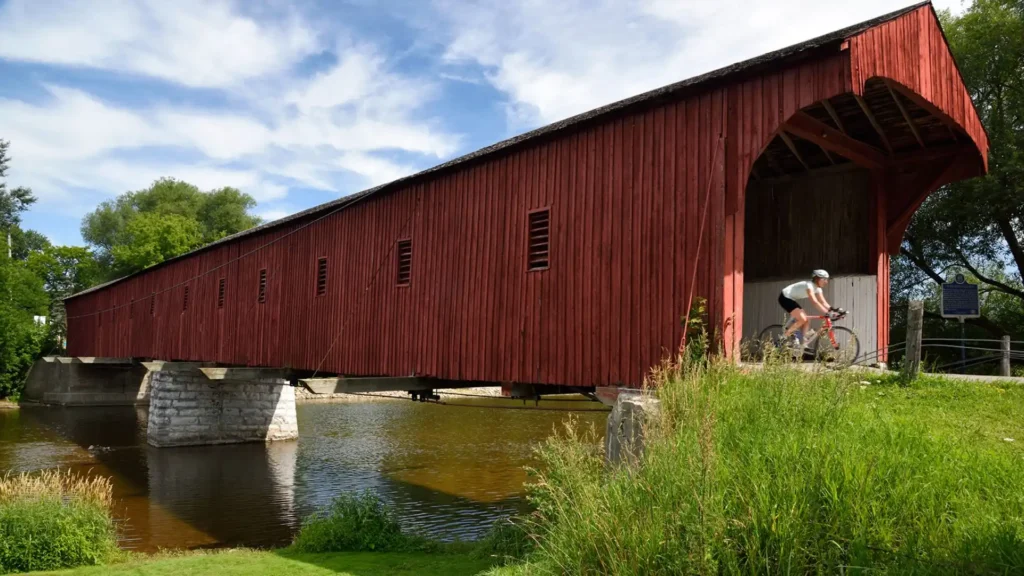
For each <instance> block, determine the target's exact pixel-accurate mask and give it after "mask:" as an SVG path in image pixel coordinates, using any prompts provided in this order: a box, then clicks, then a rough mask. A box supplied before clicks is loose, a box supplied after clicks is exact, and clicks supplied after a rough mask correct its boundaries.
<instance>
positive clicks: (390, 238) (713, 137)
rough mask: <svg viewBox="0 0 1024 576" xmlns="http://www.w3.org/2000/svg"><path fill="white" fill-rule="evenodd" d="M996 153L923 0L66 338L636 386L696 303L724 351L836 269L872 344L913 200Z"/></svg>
mask: <svg viewBox="0 0 1024 576" xmlns="http://www.w3.org/2000/svg"><path fill="white" fill-rule="evenodd" d="M987 151H988V140H987V136H986V133H985V130H984V128H983V127H982V125H981V123H980V122H979V119H978V114H977V112H976V110H975V108H974V106H973V104H972V102H971V99H970V96H969V94H968V91H967V89H966V88H965V86H964V84H963V80H962V78H961V75H960V73H959V71H958V69H957V65H956V62H955V61H954V59H953V57H952V55H951V53H950V50H949V47H948V45H947V42H946V39H945V37H944V35H943V32H942V30H941V28H940V25H939V21H938V19H937V17H936V14H935V11H934V9H933V8H932V6H931V5H930V4H928V3H926V4H920V5H916V6H912V7H909V8H907V9H904V10H901V11H899V12H895V13H892V14H888V15H885V16H882V17H880V18H877V19H875V20H872V21H868V22H864V23H862V24H859V25H856V26H853V27H851V28H848V29H845V30H840V31H837V32H835V33H832V34H828V35H826V36H823V37H820V38H816V39H813V40H810V41H808V42H804V43H802V44H799V45H796V46H792V47H789V48H786V49H784V50H780V51H777V52H773V53H771V54H766V55H764V56H761V57H758V58H755V59H753V60H749V61H746V62H742V63H739V64H736V65H734V66H730V67H728V68H724V69H721V70H717V71H714V72H711V73H709V74H705V75H703V76H700V77H697V78H692V79H689V80H685V81H682V82H679V83H676V84H673V85H670V86H665V87H663V88H660V89H657V90H654V91H651V92H648V93H645V94H641V95H638V96H635V97H633V98H629V99H627V100H623V101H621V102H616V103H614V104H611V105H608V106H605V107H603V108H600V109H597V110H593V111H591V112H587V113H585V114H581V115H579V116H575V117H572V118H569V119H567V120H564V121H562V122H558V123H556V124H553V125H550V126H546V127H543V128H540V129H538V130H534V131H532V132H529V133H526V134H523V135H521V136H519V137H516V138H513V139H511V140H507V141H504V142H500V143H498V144H495V145H493V146H490V147H488V148H484V149H482V150H479V151H477V152H473V153H471V154H468V155H466V156H463V157H461V158H457V159H455V160H452V161H450V162H447V163H445V164H442V165H440V166H437V167H434V168H431V169H429V170H426V171H423V172H421V173H418V174H415V175H413V176H409V177H407V178H403V179H401V180H397V181H395V182H391V183H389V184H385V185H383V186H379V187H377V188H374V189H371V190H367V191H365V192H362V193H359V194H355V195H352V196H348V197H345V198H341V199H339V200H336V201H334V202H330V203H328V204H324V205H321V206H317V207H315V208H312V209H309V210H306V211H304V212H300V213H298V214H295V215H292V216H289V217H287V218H284V219H282V220H278V221H276V222H272V223H269V224H265V225H262V226H259V227H257V228H254V229H252V230H249V231H246V232H243V233H240V234H236V235H234V236H232V237H228V238H225V239H223V240H221V241H219V242H216V243H213V244H211V245H208V246H205V247H203V248H201V249H198V250H196V251H194V252H191V253H189V254H185V255H183V256H180V257H177V258H174V259H172V260H169V261H167V262H164V263H162V264H160V265H157V266H154V267H152V268H149V269H147V270H144V271H142V272H139V273H137V274H133V275H131V276H128V277H126V278H122V279H119V280H116V281H113V282H110V283H108V284H105V285H103V286H98V287H96V288H93V289H91V290H88V291H85V292H82V293H80V294H76V295H74V296H72V297H71V298H69V299H68V300H67V311H68V350H69V354H70V355H71V356H90V357H119V358H142V359H155V360H163V361H195V362H206V363H215V364H217V365H221V366H248V367H270V368H289V369H293V370H297V371H305V372H306V373H312V372H316V373H317V374H323V375H340V376H364V377H370V376H372V377H408V376H416V377H422V378H436V379H440V380H445V381H457V382H462V383H468V382H483V383H521V384H529V385H564V386H574V387H582V388H588V389H589V388H591V387H600V386H636V385H639V384H640V383H641V382H642V380H643V378H644V375H645V374H646V373H647V371H648V370H649V368H650V367H651V366H652V365H654V364H657V363H658V362H659V361H660V360H661V359H662V358H663V357H664V356H666V355H667V354H670V353H672V352H673V351H674V350H676V349H677V347H678V345H679V342H680V339H681V337H682V334H683V327H682V323H681V319H682V318H683V317H684V316H685V315H686V313H687V310H688V308H689V306H690V303H691V302H692V301H693V300H694V299H695V298H703V299H706V301H707V310H708V316H709V317H708V321H709V326H710V328H711V329H712V331H713V333H714V336H715V337H716V339H717V341H719V342H720V343H721V344H722V346H723V348H724V350H725V352H726V353H727V354H731V355H733V356H736V355H737V354H738V350H739V345H740V342H741V340H742V339H743V338H744V337H745V336H749V335H750V334H751V333H756V331H757V330H758V329H759V328H760V326H758V325H757V324H758V323H760V322H762V321H763V320H762V318H761V317H762V316H763V315H768V316H772V315H776V316H777V311H776V309H775V306H776V304H775V303H774V297H775V295H776V293H777V292H776V290H777V285H778V284H780V283H782V282H788V281H792V280H794V279H797V278H803V277H805V276H806V275H807V274H808V272H809V271H810V270H811V269H813V268H826V269H828V270H829V271H830V272H832V273H833V275H834V276H837V277H838V280H837V281H836V282H834V283H833V289H834V290H836V291H842V294H841V295H840V294H839V293H838V292H837V296H833V298H836V297H839V298H840V299H841V300H845V301H841V302H839V303H841V304H843V305H844V306H846V307H848V308H853V309H854V310H855V312H859V313H860V315H859V316H858V315H856V314H855V315H854V317H853V322H854V327H855V328H856V329H857V330H858V331H859V332H860V334H861V337H862V339H863V340H864V341H865V343H864V344H862V346H863V347H865V348H871V349H874V348H878V347H884V346H885V345H886V343H887V342H888V326H889V319H888V290H889V254H893V253H896V252H897V251H898V250H899V247H900V243H901V240H902V236H903V232H904V230H905V229H906V227H907V224H908V222H909V220H910V218H911V216H912V215H913V213H914V211H915V210H916V208H917V207H918V206H919V205H920V204H921V202H922V201H923V200H924V198H925V197H926V196H927V195H928V194H929V193H931V192H932V191H934V190H936V189H937V188H938V187H939V186H942V185H943V184H946V183H949V182H953V181H956V180H961V179H965V178H970V177H974V176H979V175H982V174H985V172H986V170H987ZM798 228H799V229H798ZM774 319H775V316H772V320H773V321H774Z"/></svg>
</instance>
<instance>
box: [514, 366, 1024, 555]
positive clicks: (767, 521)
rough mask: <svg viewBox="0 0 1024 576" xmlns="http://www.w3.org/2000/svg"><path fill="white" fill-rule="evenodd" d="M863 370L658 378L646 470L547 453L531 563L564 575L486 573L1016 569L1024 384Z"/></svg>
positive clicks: (1023, 503) (1023, 528)
mask: <svg viewBox="0 0 1024 576" xmlns="http://www.w3.org/2000/svg"><path fill="white" fill-rule="evenodd" d="M864 377H865V376H864V375H858V374H834V375H825V376H810V375H805V374H800V373H795V372H792V371H788V370H779V371H774V370H773V371H770V372H767V373H760V374H751V375H746V376H744V375H740V374H737V373H736V372H735V371H731V370H721V371H713V373H711V374H707V375H704V376H703V377H696V378H692V377H691V378H685V377H684V378H675V377H670V378H668V381H663V382H662V384H663V387H662V388H661V389H660V390H659V395H660V396H661V397H662V402H663V408H665V411H666V413H667V416H666V418H667V420H666V422H665V423H664V425H665V426H666V428H663V432H662V433H661V434H655V436H656V437H657V438H656V439H653V442H652V444H651V446H649V450H648V453H647V464H646V465H645V466H644V468H643V469H642V470H640V471H639V472H638V473H635V474H616V475H611V476H608V475H606V474H605V473H604V472H603V470H602V466H601V464H600V460H599V457H595V456H593V455H592V452H590V451H589V450H587V449H586V448H585V445H586V444H587V443H586V442H583V443H582V444H580V443H579V442H578V441H574V440H571V439H569V440H566V441H556V442H555V443H554V444H553V445H550V447H549V448H548V451H547V455H546V457H545V461H546V463H547V466H546V468H547V471H546V472H545V473H544V474H542V477H541V480H542V481H543V488H542V489H541V490H540V492H539V495H540V496H541V500H540V505H541V509H542V512H543V513H544V515H545V516H546V517H547V518H548V519H549V520H550V523H549V524H547V525H546V527H542V529H541V542H540V550H538V553H537V554H536V555H535V556H534V558H533V561H535V562H540V563H541V565H542V566H543V565H547V566H551V567H557V568H555V569H549V570H543V569H537V568H534V569H533V570H522V569H521V568H520V569H514V568H513V569H505V570H498V571H495V573H501V574H519V573H549V572H554V573H558V572H563V571H566V570H568V571H570V572H579V571H582V572H587V571H596V572H602V573H612V574H657V573H662V574H676V573H701V572H705V573H706V572H716V571H725V572H728V573H732V572H739V573H766V572H781V573H786V572H790V573H792V572H796V573H818V574H823V573H835V572H838V571H840V570H843V569H847V570H848V569H850V568H851V567H852V566H861V567H865V566H871V567H873V568H874V569H878V570H881V571H883V572H885V571H888V572H890V573H905V572H912V573H924V574H934V573H941V574H945V573H956V572H970V573H973V572H985V573H987V572H989V571H994V572H997V573H1001V572H1004V571H1009V572H1014V571H1016V570H1024V472H1021V470H1022V469H1024V468H1022V467H1021V464H1022V460H1024V387H1018V386H1005V387H1000V386H996V385H990V384H976V383H961V382H949V381H940V380H935V379H928V380H922V381H921V382H918V383H916V384H915V385H913V386H911V387H909V388H900V387H897V386H895V385H892V383H886V382H876V381H875V380H874V379H872V382H871V384H869V385H866V386H861V384H860V383H859V380H860V379H861V378H864ZM567 501H571V502H573V506H571V507H566V506H563V505H562V504H561V503H563V502H567Z"/></svg>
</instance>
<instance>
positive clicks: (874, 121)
mask: <svg viewBox="0 0 1024 576" xmlns="http://www.w3.org/2000/svg"><path fill="white" fill-rule="evenodd" d="M853 97H854V98H855V99H856V100H857V104H858V105H859V106H860V109H861V110H862V111H863V112H864V115H865V116H867V117H868V122H870V123H871V127H872V128H874V129H875V132H877V133H878V137H879V138H881V139H882V145H884V146H885V149H886V150H888V151H889V155H890V156H892V144H890V143H889V137H888V136H886V135H885V130H882V125H881V124H879V123H878V119H877V118H875V113H874V112H872V111H871V108H870V107H868V103H867V102H866V101H865V100H864V98H862V97H861V96H859V95H857V94H854V95H853Z"/></svg>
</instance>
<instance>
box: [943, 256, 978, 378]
mask: <svg viewBox="0 0 1024 576" xmlns="http://www.w3.org/2000/svg"><path fill="white" fill-rule="evenodd" d="M940 298H941V304H940V308H941V309H942V317H943V318H956V319H958V320H960V372H963V371H964V369H965V364H967V345H966V343H965V342H966V336H965V334H964V321H965V320H967V319H968V318H977V317H979V316H981V305H980V301H979V299H978V285H977V284H969V283H968V282H967V280H966V279H965V278H964V275H963V274H957V275H956V276H955V277H954V278H953V282H946V283H945V284H943V285H942V295H941V297H940Z"/></svg>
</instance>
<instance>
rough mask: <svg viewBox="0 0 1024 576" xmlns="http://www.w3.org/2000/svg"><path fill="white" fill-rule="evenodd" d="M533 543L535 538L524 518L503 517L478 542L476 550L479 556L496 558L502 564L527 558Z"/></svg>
mask: <svg viewBox="0 0 1024 576" xmlns="http://www.w3.org/2000/svg"><path fill="white" fill-rule="evenodd" d="M533 545H534V543H533V540H532V539H531V538H530V534H529V532H528V531H527V528H526V526H525V525H524V523H523V521H522V520H519V519H517V518H502V519H500V520H498V521H497V522H495V523H494V525H493V526H491V529H490V530H489V531H488V532H487V534H486V535H484V537H483V538H482V539H481V540H480V541H479V542H477V543H476V546H475V547H474V551H475V552H476V554H477V555H479V556H484V557H489V558H494V559H495V560H497V561H498V562H499V563H501V564H508V563H511V562H517V561H519V560H522V559H524V558H526V556H527V555H528V554H529V553H530V552H531V551H532V550H533Z"/></svg>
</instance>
